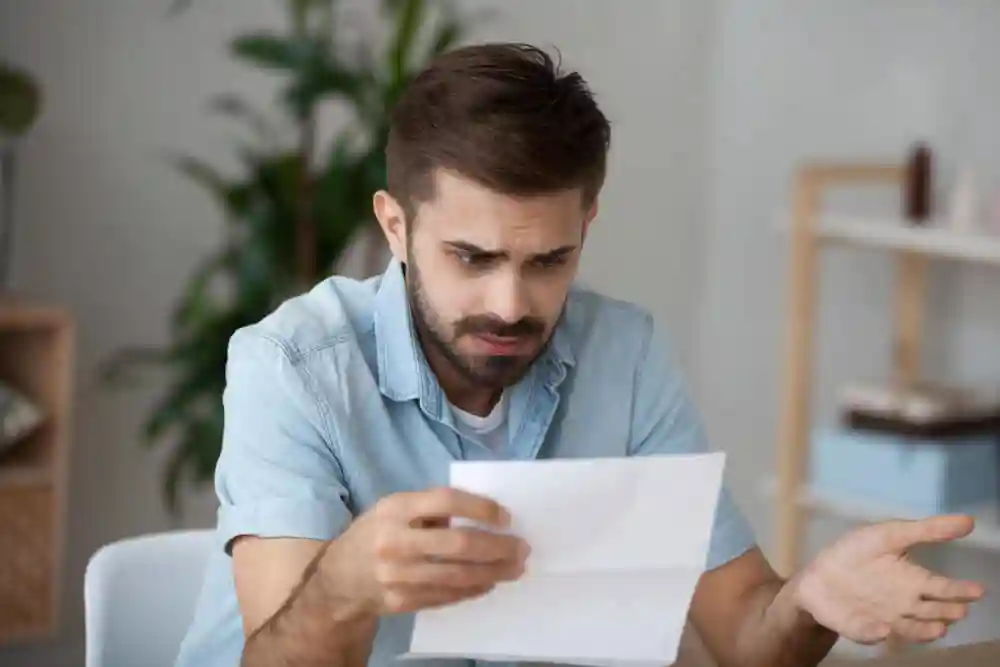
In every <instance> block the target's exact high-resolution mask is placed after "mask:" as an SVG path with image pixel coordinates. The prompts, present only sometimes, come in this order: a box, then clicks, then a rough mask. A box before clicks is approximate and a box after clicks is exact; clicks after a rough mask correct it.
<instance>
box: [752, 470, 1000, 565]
mask: <svg viewBox="0 0 1000 667" xmlns="http://www.w3.org/2000/svg"><path fill="white" fill-rule="evenodd" d="M760 491H761V493H762V494H763V495H764V496H766V497H768V498H770V499H774V498H775V496H776V491H777V482H776V480H775V479H774V478H768V479H766V480H765V481H764V482H763V484H762V485H761V489H760ZM798 504H799V507H801V508H803V509H806V510H810V511H813V512H818V513H822V514H828V515H831V516H838V517H841V518H843V519H848V520H851V521H857V522H861V523H879V522H882V521H890V520H892V519H914V518H918V517H914V516H906V515H904V514H900V513H899V512H893V511H891V510H887V509H885V508H881V507H878V506H876V505H871V504H866V503H864V502H859V501H850V500H842V499H840V498H833V497H830V496H827V495H824V494H822V493H818V492H817V491H816V490H815V489H812V488H810V487H809V486H808V485H805V486H804V488H803V490H802V492H801V493H800V494H799V498H798ZM973 516H974V517H975V519H976V529H975V530H974V531H973V532H972V534H971V535H969V536H968V537H965V538H962V539H960V540H956V541H954V542H952V544H954V545H955V546H960V547H966V548H973V549H984V550H987V551H996V552H1000V512H998V510H997V508H995V507H990V508H986V509H984V510H982V511H981V512H976V513H974V514H973Z"/></svg>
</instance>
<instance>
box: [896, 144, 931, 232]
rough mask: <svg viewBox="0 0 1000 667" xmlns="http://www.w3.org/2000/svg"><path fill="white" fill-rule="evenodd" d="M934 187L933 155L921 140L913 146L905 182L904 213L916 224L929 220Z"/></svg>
mask: <svg viewBox="0 0 1000 667" xmlns="http://www.w3.org/2000/svg"><path fill="white" fill-rule="evenodd" d="M932 189H933V157H932V155H931V149H930V147H928V146H927V144H925V143H923V142H920V143H918V144H916V146H914V147H913V150H912V151H911V152H910V156H909V159H908V160H907V164H906V180H905V181H904V183H903V213H904V215H905V217H906V219H907V220H908V221H909V222H910V223H911V224H915V225H921V224H924V223H926V222H927V219H928V218H929V217H930V215H931V205H932V202H931V192H932Z"/></svg>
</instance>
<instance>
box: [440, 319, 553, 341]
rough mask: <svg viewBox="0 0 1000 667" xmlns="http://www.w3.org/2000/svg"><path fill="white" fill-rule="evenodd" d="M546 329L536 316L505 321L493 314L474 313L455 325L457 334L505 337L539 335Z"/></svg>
mask: <svg viewBox="0 0 1000 667" xmlns="http://www.w3.org/2000/svg"><path fill="white" fill-rule="evenodd" d="M544 331H545V323H544V322H542V321H541V320H539V319H536V318H534V317H523V318H521V319H519V320H518V321H517V322H505V321H503V320H501V319H500V318H498V317H493V316H491V315H473V316H472V317H466V318H464V319H462V320H459V322H458V323H457V324H456V325H455V335H456V336H462V335H465V334H490V335H492V336H502V337H505V338H515V337H525V336H538V335H540V334H542V333H543V332H544Z"/></svg>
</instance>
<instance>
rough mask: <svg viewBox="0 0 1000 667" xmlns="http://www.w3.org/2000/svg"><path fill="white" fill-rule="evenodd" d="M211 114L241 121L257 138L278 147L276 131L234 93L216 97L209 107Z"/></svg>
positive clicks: (259, 113)
mask: <svg viewBox="0 0 1000 667" xmlns="http://www.w3.org/2000/svg"><path fill="white" fill-rule="evenodd" d="M209 108H210V109H211V110H212V111H213V112H215V113H219V114H223V115H225V116H228V117H230V118H233V119H235V120H239V121H242V122H243V123H245V124H246V125H247V127H249V128H250V130H251V131H253V133H254V134H255V135H256V136H257V138H259V139H261V140H262V141H264V142H265V143H266V144H268V145H269V146H272V147H277V145H278V141H279V139H278V131H277V130H276V129H275V128H274V126H273V125H272V124H271V122H270V121H269V120H268V119H267V117H266V116H265V115H264V114H263V113H262V112H261V111H259V110H258V109H255V108H254V106H253V105H252V104H250V103H249V102H247V101H246V100H245V99H243V98H242V97H240V96H239V95H236V94H235V93H225V94H222V95H217V96H216V97H214V98H213V99H212V102H211V104H210V107H209Z"/></svg>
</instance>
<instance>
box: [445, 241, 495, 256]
mask: <svg viewBox="0 0 1000 667" xmlns="http://www.w3.org/2000/svg"><path fill="white" fill-rule="evenodd" d="M444 243H445V245H447V246H451V247H452V248H454V249H455V250H460V251H461V252H465V253H468V254H470V255H475V256H477V257H483V258H496V257H506V255H507V253H506V252H504V251H502V250H487V249H486V248H480V247H479V246H477V245H475V244H474V243H468V242H466V241H445V242H444Z"/></svg>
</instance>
